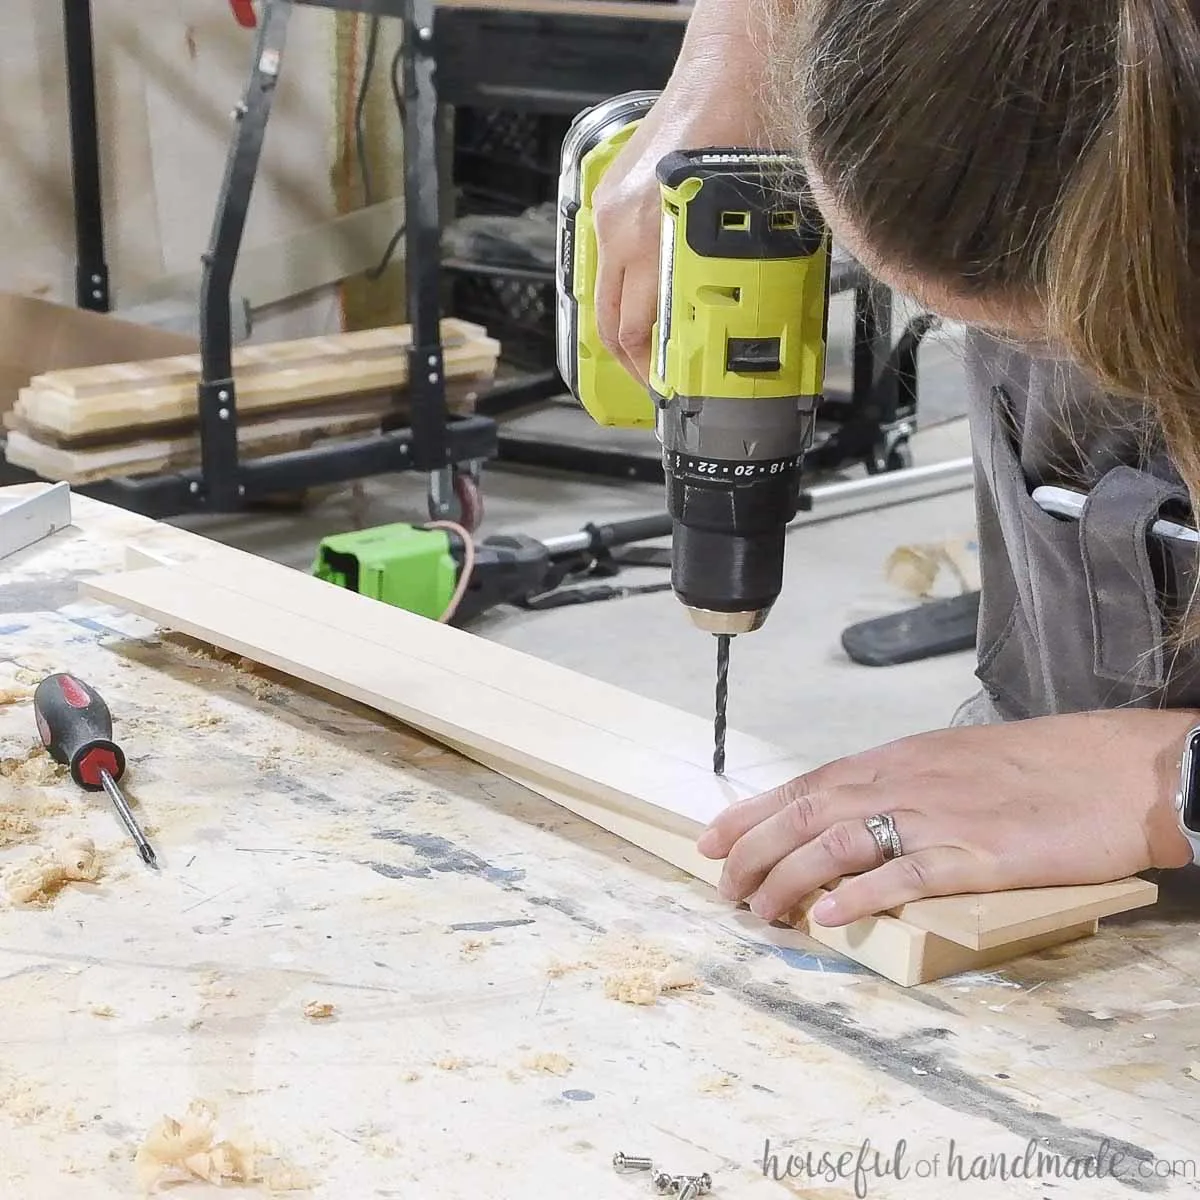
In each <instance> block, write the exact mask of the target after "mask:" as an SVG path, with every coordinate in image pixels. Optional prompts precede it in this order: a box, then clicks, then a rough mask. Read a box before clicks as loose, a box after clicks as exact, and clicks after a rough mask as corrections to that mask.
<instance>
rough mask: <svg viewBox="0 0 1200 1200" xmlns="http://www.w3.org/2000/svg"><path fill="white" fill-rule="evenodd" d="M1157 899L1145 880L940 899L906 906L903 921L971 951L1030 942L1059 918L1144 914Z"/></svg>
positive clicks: (1090, 918) (1097, 917)
mask: <svg viewBox="0 0 1200 1200" xmlns="http://www.w3.org/2000/svg"><path fill="white" fill-rule="evenodd" d="M1157 899H1158V887H1157V885H1156V884H1153V883H1150V882H1149V881H1148V880H1145V879H1122V880H1118V881H1117V882H1115V883H1105V884H1100V885H1083V886H1080V887H1059V888H1027V889H1021V890H1016V891H1011V892H990V893H988V894H986V895H981V896H973V897H969V898H967V897H962V896H941V897H936V898H934V899H930V900H922V901H921V903H920V904H909V905H906V906H905V908H904V910H903V911H904V919H905V920H906V921H910V922H911V923H912V924H914V925H918V926H920V927H921V928H922V929H928V930H929V931H930V932H931V933H936V934H939V935H940V936H942V937H945V938H949V939H950V940H951V941H955V942H958V943H959V944H960V945H963V946H967V947H969V948H970V949H972V950H988V949H991V948H993V947H995V946H1001V945H1004V944H1006V943H1011V942H1014V941H1017V940H1018V939H1020V938H1028V937H1035V936H1037V935H1039V934H1042V933H1047V932H1049V931H1051V930H1054V929H1056V928H1058V927H1059V926H1060V925H1061V924H1062V914H1063V913H1070V914H1071V916H1072V918H1073V919H1074V920H1076V921H1088V920H1099V919H1100V918H1101V917H1111V916H1112V915H1113V914H1114V913H1119V912H1128V911H1129V910H1130V909H1134V908H1144V907H1146V906H1147V905H1149V904H1153V903H1154V902H1155V901H1156V900H1157Z"/></svg>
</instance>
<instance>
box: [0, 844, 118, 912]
mask: <svg viewBox="0 0 1200 1200" xmlns="http://www.w3.org/2000/svg"><path fill="white" fill-rule="evenodd" d="M101 869H102V863H101V860H100V856H99V855H98V854H97V853H96V846H95V843H93V842H92V840H91V839H90V838H75V839H73V840H72V841H69V842H64V843H63V844H62V845H60V846H57V847H55V848H54V849H52V850H48V851H45V850H44V851H42V852H41V853H40V854H38V855H37V856H36V857H34V858H32V859H29V860H27V861H25V862H22V863H18V864H17V865H16V866H14V867H12V868H11V869H10V870H9V871H8V872H7V873H6V874H5V876H4V885H5V887H6V889H7V890H8V895H9V898H10V899H11V900H12V902H13V903H14V904H25V905H31V906H34V907H41V908H44V907H45V906H46V905H48V904H50V903H51V902H52V901H53V899H54V897H55V896H57V895H58V893H59V892H60V891H62V889H63V888H64V887H65V886H66V885H67V884H68V883H95V881H96V880H97V879H99V878H100V873H101Z"/></svg>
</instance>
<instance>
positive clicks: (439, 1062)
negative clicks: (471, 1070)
mask: <svg viewBox="0 0 1200 1200" xmlns="http://www.w3.org/2000/svg"><path fill="white" fill-rule="evenodd" d="M433 1065H434V1066H435V1067H437V1069H438V1070H439V1071H465V1070H466V1069H467V1067H469V1066H470V1065H471V1064H470V1062H469V1061H468V1060H467V1059H465V1058H459V1057H458V1056H457V1055H455V1054H447V1055H443V1057H441V1058H439V1059H435V1060H434V1064H433Z"/></svg>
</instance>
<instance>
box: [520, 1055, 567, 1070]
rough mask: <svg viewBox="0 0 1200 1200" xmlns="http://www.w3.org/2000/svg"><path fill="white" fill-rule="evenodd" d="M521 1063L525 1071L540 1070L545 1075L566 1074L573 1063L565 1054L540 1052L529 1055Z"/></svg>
mask: <svg viewBox="0 0 1200 1200" xmlns="http://www.w3.org/2000/svg"><path fill="white" fill-rule="evenodd" d="M521 1065H522V1066H523V1067H524V1068H525V1069H526V1070H527V1071H540V1072H542V1073H543V1074H545V1075H566V1074H568V1073H569V1072H570V1070H571V1068H572V1067H573V1066H574V1065H575V1064H574V1063H573V1062H572V1061H571V1060H570V1059H569V1058H568V1057H567V1056H566V1055H565V1054H551V1053H541V1054H533V1055H530V1056H529V1057H528V1058H526V1059H525V1060H524V1061H523V1062H522V1063H521Z"/></svg>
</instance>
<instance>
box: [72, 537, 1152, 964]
mask: <svg viewBox="0 0 1200 1200" xmlns="http://www.w3.org/2000/svg"><path fill="white" fill-rule="evenodd" d="M82 586H83V588H84V590H85V591H86V592H87V593H88V594H90V595H92V596H93V597H95V598H97V599H101V600H104V601H107V602H109V603H111V604H114V605H117V606H118V607H120V608H124V609H127V610H130V611H132V612H135V613H139V614H141V615H142V616H146V617H149V618H151V619H153V620H155V621H158V622H159V623H161V624H163V625H166V626H168V627H170V628H173V629H175V630H178V631H179V632H182V633H186V634H189V635H190V636H192V637H196V638H200V639H202V640H204V641H206V642H209V643H211V644H213V645H216V646H219V647H221V648H222V649H225V650H228V651H231V652H233V653H237V654H241V655H245V656H246V657H249V658H251V659H253V660H254V661H256V662H260V663H262V664H264V665H265V666H268V667H271V668H273V669H275V670H278V671H281V672H284V673H286V674H290V675H292V676H294V677H296V678H299V679H303V680H305V681H306V682H308V683H312V684H315V685H316V686H318V687H323V688H326V689H328V690H330V691H332V692H334V693H336V694H337V695H340V696H345V697H347V698H349V699H352V700H356V701H358V702H359V703H362V704H366V705H369V706H371V707H373V708H375V709H377V710H379V711H380V712H384V713H387V714H388V715H390V716H393V717H396V718H397V719H399V720H401V721H404V722H405V723H407V724H409V725H411V726H413V727H414V728H416V729H419V730H421V731H422V732H424V733H426V734H428V735H430V736H432V737H434V738H436V739H438V740H439V741H442V742H444V743H446V744H448V745H451V746H453V747H455V748H456V749H458V750H459V751H461V752H462V753H463V754H465V755H467V756H468V757H470V758H473V759H475V760H476V761H479V762H481V763H483V764H484V765H486V766H488V767H490V768H492V769H493V770H496V771H497V772H499V773H501V774H503V775H506V776H508V777H510V778H512V779H514V780H516V781H517V782H519V783H521V784H523V785H524V786H527V787H529V788H530V789H531V790H533V791H535V792H539V793H540V794H542V795H544V796H546V797H547V798H548V799H550V800H552V801H554V802H555V803H558V804H561V805H562V806H563V807H565V808H567V809H569V810H570V811H573V812H575V813H577V815H580V816H582V817H584V818H585V819H586V820H589V821H592V822H594V823H595V824H597V825H599V826H601V827H602V828H605V829H608V830H609V831H611V832H613V833H615V834H616V835H617V836H619V837H622V838H625V839H626V840H628V841H630V842H632V843H633V844H635V845H637V846H640V847H641V848H642V849H644V850H646V851H647V852H648V853H650V854H652V855H655V856H657V857H659V858H661V859H663V860H665V861H667V862H672V863H674V864H675V865H676V866H678V867H679V868H680V869H682V870H684V871H687V872H688V873H690V874H692V875H694V876H696V877H697V878H700V879H703V880H707V881H709V882H712V881H713V880H714V879H715V878H716V874H717V873H718V872H719V865H718V864H716V863H712V862H710V861H708V860H705V859H703V858H702V857H701V856H700V855H699V854H698V853H697V852H696V850H695V847H694V841H695V838H696V835H697V834H698V832H699V830H700V829H701V828H702V827H703V826H704V825H706V824H708V822H709V821H711V820H712V818H713V817H714V816H716V815H717V813H719V812H721V811H722V810H723V809H724V808H726V807H727V806H728V805H729V804H730V803H732V802H733V801H735V800H738V799H741V798H743V797H746V796H751V795H755V794H757V793H759V792H762V791H764V790H766V789H768V788H771V787H774V786H778V785H779V784H781V783H783V782H785V781H787V780H789V779H791V778H794V777H795V776H796V775H797V774H800V773H801V772H803V771H804V770H806V769H808V768H809V767H810V766H811V764H808V763H805V762H802V761H800V760H798V759H796V758H795V757H793V756H791V755H789V754H788V753H787V752H785V751H782V750H779V749H777V748H776V747H773V746H771V745H769V744H767V743H764V742H761V741H759V740H757V739H754V738H750V737H747V736H746V735H744V734H731V735H730V736H729V737H728V740H727V774H726V776H725V777H724V778H718V777H716V776H714V775H713V773H712V767H711V739H712V729H711V726H710V725H709V723H708V722H707V721H704V720H702V719H701V718H698V717H695V716H692V715H691V714H689V713H684V712H681V711H679V710H678V709H673V708H671V707H669V706H668V705H665V704H659V703H657V702H656V701H652V700H647V699H645V698H643V697H640V696H637V695H634V694H633V693H630V692H627V691H625V690H624V689H622V688H618V687H614V686H612V685H610V684H605V683H601V682H600V681H598V680H595V679H591V678H588V677H586V676H582V675H579V674H577V673H576V672H573V671H569V670H566V669H565V668H562V667H557V666H554V665H553V664H551V663H547V662H543V661H541V660H539V659H535V658H532V657H531V656H528V655H525V654H521V653H519V652H517V651H515V650H512V649H509V648H508V647H505V646H500V645H497V644H495V643H492V642H488V641H485V640H483V639H481V638H478V637H475V636H473V635H471V634H469V633H466V632H464V631H462V630H458V629H454V628H452V627H450V626H448V625H441V624H438V623H437V622H431V621H428V620H426V619H424V618H422V617H418V616H415V615H414V614H412V613H407V612H404V611H403V610H401V609H398V608H392V607H390V606H388V605H383V604H379V603H378V602H376V601H374V600H371V599H369V598H367V597H363V596H359V595H357V594H355V593H353V592H349V591H346V590H344V589H341V588H337V587H334V586H333V585H331V584H328V583H325V582H323V581H321V580H319V579H315V578H313V577H311V576H307V575H303V574H301V573H300V572H296V571H292V570H289V569H288V568H286V567H282V566H279V565H277V564H274V563H269V562H265V561H263V560H260V559H257V558H255V557H253V556H252V555H247V554H244V553H242V552H240V551H237V550H233V549H230V548H228V547H221V548H219V549H218V548H214V550H213V552H212V553H211V554H210V555H208V556H207V557H204V558H200V559H198V560H196V561H192V562H184V563H177V564H174V565H171V566H163V567H151V568H148V569H145V570H137V571H133V572H130V573H128V574H125V575H118V576H111V577H107V578H100V579H91V580H85V581H84V582H83V585H82ZM1153 895H1154V893H1153V891H1152V885H1149V884H1142V883H1141V882H1140V881H1128V880H1125V881H1119V882H1117V883H1113V884H1101V885H1095V886H1092V887H1085V888H1069V889H1059V888H1037V889H1028V890H1026V891H1024V892H1018V893H1004V894H1000V895H998V896H988V897H978V896H957V897H948V898H945V899H941V900H936V901H929V900H921V901H916V902H914V903H912V904H908V905H905V906H904V907H903V908H901V909H899V910H897V911H896V912H895V913H891V914H884V915H881V916H877V917H872V918H869V919H867V920H863V921H858V922H855V923H854V924H853V925H850V926H848V927H846V928H842V929H826V928H823V927H821V926H818V925H815V924H812V923H810V922H809V921H808V920H807V917H806V911H807V908H806V907H805V908H804V909H803V910H801V911H799V912H798V913H796V914H793V915H792V917H791V918H790V919H791V921H792V922H793V923H794V924H796V925H798V926H799V927H800V928H802V929H804V931H805V932H807V933H808V934H809V935H810V936H811V937H813V938H814V939H816V940H817V941H818V942H820V943H821V944H823V945H825V946H827V947H829V948H831V949H833V950H835V951H837V952H838V953H840V954H843V955H845V956H846V957H848V958H851V959H853V960H855V961H857V962H860V963H862V964H863V965H865V966H867V967H868V968H870V969H871V970H873V971H876V972H878V973H879V974H881V975H884V976H885V977H887V978H889V979H892V980H894V981H895V982H897V983H899V984H902V985H904V986H910V985H912V984H915V983H921V982H926V981H928V980H931V979H935V978H939V977H941V976H943V975H946V974H952V973H955V972H958V971H962V970H965V969H974V968H978V967H982V966H984V965H994V964H995V963H998V962H1003V961H1006V960H1007V959H1008V958H1011V957H1013V956H1015V955H1018V954H1024V953H1030V952H1032V950H1034V949H1042V948H1044V947H1046V946H1049V945H1056V944H1059V943H1061V942H1063V941H1067V940H1071V939H1074V938H1078V937H1083V936H1086V935H1087V934H1089V933H1092V932H1094V931H1095V929H1096V921H1097V915H1096V914H1097V911H1098V909H1103V910H1105V911H1108V912H1112V911H1117V910H1120V909H1123V908H1130V907H1137V906H1138V905H1140V904H1145V903H1148V902H1149V901H1150V900H1151V899H1153ZM926 906H931V907H928V908H927V907H926ZM923 921H924V922H925V923H926V924H929V925H932V924H936V925H937V926H938V929H937V930H936V931H935V930H932V929H930V928H926V927H924V926H923V924H922V922H923ZM763 928H764V930H765V929H766V928H767V927H765V926H763ZM946 934H953V936H945V935H946ZM969 942H975V943H977V945H978V947H979V948H975V947H973V946H972V945H968V944H965V943H969Z"/></svg>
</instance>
